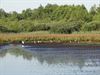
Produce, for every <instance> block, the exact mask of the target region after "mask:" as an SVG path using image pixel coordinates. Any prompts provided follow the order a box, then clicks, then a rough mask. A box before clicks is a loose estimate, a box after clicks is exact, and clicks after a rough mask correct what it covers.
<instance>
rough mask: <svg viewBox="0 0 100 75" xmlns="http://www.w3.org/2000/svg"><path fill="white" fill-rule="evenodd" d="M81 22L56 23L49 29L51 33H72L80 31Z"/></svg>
mask: <svg viewBox="0 0 100 75" xmlns="http://www.w3.org/2000/svg"><path fill="white" fill-rule="evenodd" d="M82 23H83V22H81V21H80V22H79V21H73V22H70V23H69V22H68V23H58V24H55V25H53V26H52V27H51V30H50V31H51V32H53V33H68V34H69V33H72V32H74V31H80V29H81V26H82Z"/></svg>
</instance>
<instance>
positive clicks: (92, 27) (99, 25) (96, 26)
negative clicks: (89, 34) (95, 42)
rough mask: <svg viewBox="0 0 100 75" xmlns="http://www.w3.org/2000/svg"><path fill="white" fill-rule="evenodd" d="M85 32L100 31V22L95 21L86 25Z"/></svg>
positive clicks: (84, 26)
mask: <svg viewBox="0 0 100 75" xmlns="http://www.w3.org/2000/svg"><path fill="white" fill-rule="evenodd" d="M82 30H83V31H96V30H98V31H100V21H93V22H90V23H86V24H85V25H83V27H82Z"/></svg>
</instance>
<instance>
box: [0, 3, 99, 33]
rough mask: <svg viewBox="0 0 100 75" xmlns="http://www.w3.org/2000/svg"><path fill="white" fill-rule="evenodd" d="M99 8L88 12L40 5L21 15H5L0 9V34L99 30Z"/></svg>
mask: <svg viewBox="0 0 100 75" xmlns="http://www.w3.org/2000/svg"><path fill="white" fill-rule="evenodd" d="M99 21H100V6H98V7H96V6H95V5H94V6H93V7H92V8H91V10H90V11H89V12H88V11H87V9H86V8H85V6H84V5H76V6H75V5H60V6H59V5H56V4H47V5H46V6H45V7H43V6H42V5H40V6H39V7H38V8H37V9H30V8H29V9H26V10H23V11H22V13H17V12H16V11H13V12H11V13H6V12H5V11H4V10H3V9H0V26H1V27H0V32H4V31H5V32H34V31H50V32H52V33H73V32H79V31H81V30H83V31H92V30H95V31H97V30H99V28H100V24H99Z"/></svg>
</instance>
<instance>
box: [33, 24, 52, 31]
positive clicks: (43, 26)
mask: <svg viewBox="0 0 100 75" xmlns="http://www.w3.org/2000/svg"><path fill="white" fill-rule="evenodd" d="M49 29H50V26H49V25H48V24H46V23H37V24H35V26H34V31H47V30H49Z"/></svg>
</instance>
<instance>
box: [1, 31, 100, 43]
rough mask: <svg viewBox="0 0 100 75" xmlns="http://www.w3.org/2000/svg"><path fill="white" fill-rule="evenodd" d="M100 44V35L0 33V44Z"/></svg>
mask: <svg viewBox="0 0 100 75" xmlns="http://www.w3.org/2000/svg"><path fill="white" fill-rule="evenodd" d="M22 40H23V41H25V42H27V43H46V42H64V43H100V34H49V33H47V34H34V33H0V43H12V42H15V43H20V42H21V41H22Z"/></svg>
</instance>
